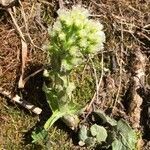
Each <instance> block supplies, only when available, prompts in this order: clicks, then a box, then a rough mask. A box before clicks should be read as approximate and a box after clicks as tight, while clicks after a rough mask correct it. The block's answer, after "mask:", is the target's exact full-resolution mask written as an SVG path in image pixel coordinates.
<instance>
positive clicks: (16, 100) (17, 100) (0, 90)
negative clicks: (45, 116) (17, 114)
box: [0, 87, 42, 115]
mask: <svg viewBox="0 0 150 150" xmlns="http://www.w3.org/2000/svg"><path fill="white" fill-rule="evenodd" d="M0 94H2V95H3V96H6V97H7V98H9V99H11V101H12V102H14V103H17V104H19V105H21V106H23V107H25V108H26V109H28V110H30V111H32V112H34V113H35V114H37V115H39V114H41V112H42V109H41V108H39V107H36V106H34V105H32V104H30V103H29V102H27V101H25V100H22V99H21V97H20V96H19V95H15V96H14V97H12V96H11V93H10V92H8V91H5V90H3V88H1V87H0Z"/></svg>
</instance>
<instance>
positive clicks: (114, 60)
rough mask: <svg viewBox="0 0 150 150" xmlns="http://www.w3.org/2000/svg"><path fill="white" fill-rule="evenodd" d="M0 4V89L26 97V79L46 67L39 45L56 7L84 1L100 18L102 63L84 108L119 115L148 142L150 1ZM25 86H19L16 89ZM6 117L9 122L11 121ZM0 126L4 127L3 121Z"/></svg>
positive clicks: (97, 18)
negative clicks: (96, 81)
mask: <svg viewBox="0 0 150 150" xmlns="http://www.w3.org/2000/svg"><path fill="white" fill-rule="evenodd" d="M2 2H3V1H0V4H1V7H0V87H2V88H3V89H5V90H8V91H11V92H12V94H19V95H20V96H22V94H23V95H25V99H26V98H27V97H28V96H26V95H27V94H29V95H32V93H30V90H27V87H28V86H32V85H31V84H30V83H29V82H30V80H29V79H30V77H31V80H32V78H34V76H36V75H38V74H39V73H40V74H41V71H42V69H43V68H44V67H47V62H48V60H47V53H46V52H45V50H44V49H43V46H44V45H45V43H46V41H47V40H48V37H47V28H48V27H49V26H51V25H52V23H53V20H54V19H55V18H56V16H57V14H56V11H57V10H58V9H59V8H60V7H61V8H62V7H67V8H70V7H71V6H72V5H76V4H80V5H83V7H86V8H88V9H89V10H90V11H91V13H92V15H91V18H94V19H96V20H100V22H101V23H102V24H103V25H104V29H105V33H106V44H105V49H104V51H103V62H101V63H102V65H103V68H104V72H101V70H96V71H97V72H98V73H99V76H98V82H99V83H98V84H97V87H96V88H97V90H96V93H95V94H94V91H93V93H92V94H93V95H94V96H93V99H92V100H90V99H89V103H88V105H87V106H88V109H87V110H88V111H90V110H92V109H95V108H101V109H102V110H104V111H105V112H107V114H109V115H111V116H113V117H115V118H121V117H122V118H124V119H126V120H128V121H130V123H131V125H132V126H133V127H134V128H136V129H137V130H139V131H140V132H141V133H142V134H143V140H144V141H145V143H144V144H146V142H147V141H149V140H150V136H149V134H147V132H149V131H150V127H149V125H148V124H149V122H150V121H149V119H150V112H149V109H150V107H149V102H150V100H149V93H150V88H149V85H150V69H149V68H150V63H149V62H150V2H149V0H138V1H136V0H128V1H125V0H119V1H118V0H101V1H100V0H90V1H86V0H80V1H75V0H73V1H70V0H68V1H65V0H58V1H57V0H56V1H54V0H51V1H46V0H42V1H36V0H33V1H29V0H24V1H19V2H18V3H17V5H16V3H13V5H14V4H15V6H14V7H12V3H11V5H9V4H3V3H2ZM2 5H4V7H2ZM6 5H7V6H11V8H9V7H7V6H6ZM101 59H102V57H101V54H100V55H99V56H98V60H97V61H98V64H99V65H101V63H100V62H99V61H101ZM96 65H97V64H96ZM93 70H94V69H93ZM105 70H106V71H105ZM93 72H94V71H93ZM93 74H94V73H93ZM35 82H38V81H36V80H34V82H33V84H34V83H35ZM18 85H19V86H18ZM36 85H37V84H36ZM24 86H25V88H24V89H21V90H20V89H19V88H20V87H22V88H23V87H24ZM30 88H31V87H30ZM36 88H37V87H35V90H34V91H35V93H36ZM31 97H32V96H31ZM91 97H92V96H91ZM26 100H27V101H28V99H26ZM90 102H91V103H90ZM0 103H4V102H3V101H0ZM89 104H90V105H89ZM40 106H42V104H40ZM7 107H9V105H8V106H7ZM42 108H44V107H43V106H42ZM0 109H1V108H0ZM2 109H4V108H2ZM0 112H1V111H0ZM145 116H146V117H145ZM2 117H5V116H2ZM31 117H32V116H31ZM6 118H7V115H6ZM10 121H11V122H12V123H13V120H11V119H10ZM22 123H23V122H22ZM20 124H21V123H20ZM29 126H30V127H32V126H31V125H30V124H29ZM0 127H2V128H3V130H4V129H5V127H4V126H2V124H0ZM4 132H5V131H4ZM4 134H5V133H4ZM3 139H4V138H3ZM6 139H7V137H6ZM0 142H1V141H0ZM2 144H3V143H2ZM2 144H1V143H0V145H2ZM147 145H148V144H147ZM144 147H145V149H146V146H144ZM2 148H3V147H2ZM16 149H19V148H16ZM147 149H148V148H147Z"/></svg>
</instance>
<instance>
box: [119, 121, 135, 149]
mask: <svg viewBox="0 0 150 150" xmlns="http://www.w3.org/2000/svg"><path fill="white" fill-rule="evenodd" d="M117 132H118V140H119V141H121V142H122V145H123V149H124V150H135V149H136V143H137V134H136V132H135V131H134V130H133V129H132V128H131V127H130V126H129V124H128V123H127V122H126V121H125V120H123V119H121V120H119V121H118V124H117Z"/></svg>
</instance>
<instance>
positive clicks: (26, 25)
mask: <svg viewBox="0 0 150 150" xmlns="http://www.w3.org/2000/svg"><path fill="white" fill-rule="evenodd" d="M19 4H20V6H21V14H22V17H23V20H24V23H25V29H26V32H27V35H28V38H29V40H30V43H31V44H32V45H33V46H34V47H35V48H38V49H40V50H42V51H43V49H42V48H40V47H38V46H37V45H35V44H34V42H33V40H32V38H31V36H30V34H29V28H28V24H27V19H26V15H25V12H24V8H23V5H22V3H21V1H19Z"/></svg>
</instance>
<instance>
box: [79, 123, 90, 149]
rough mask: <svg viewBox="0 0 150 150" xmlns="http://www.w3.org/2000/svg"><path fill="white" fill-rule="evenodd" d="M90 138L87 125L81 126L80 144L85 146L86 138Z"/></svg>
mask: <svg viewBox="0 0 150 150" xmlns="http://www.w3.org/2000/svg"><path fill="white" fill-rule="evenodd" d="M87 138H88V131H87V127H86V126H85V125H83V126H81V128H80V130H79V145H80V146H83V145H84V144H85V140H86V139H87Z"/></svg>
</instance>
